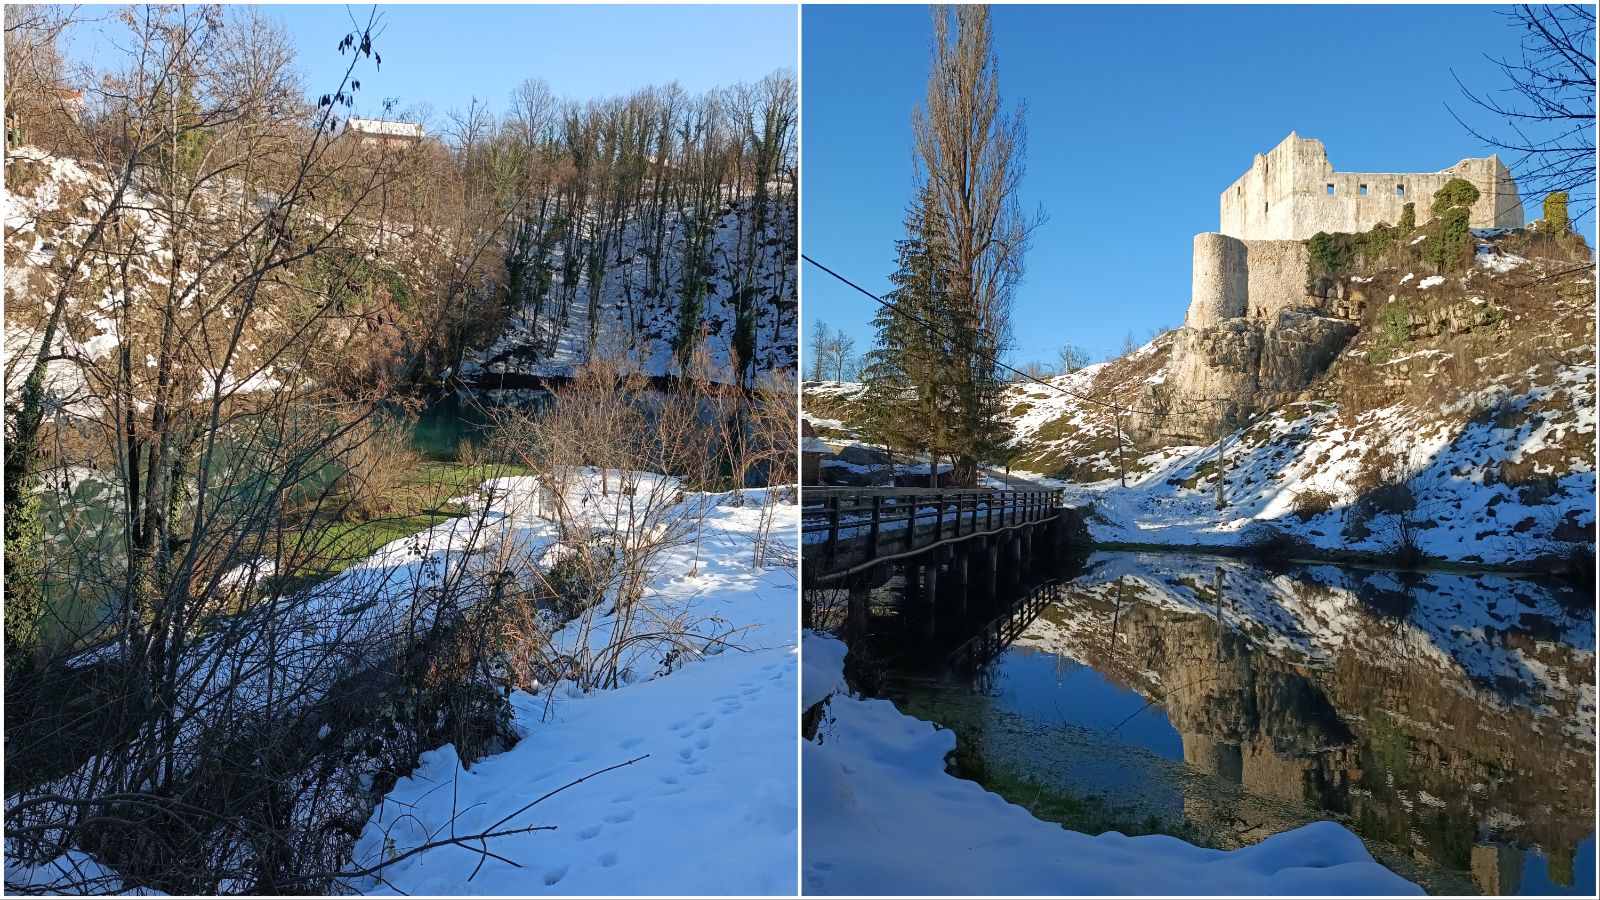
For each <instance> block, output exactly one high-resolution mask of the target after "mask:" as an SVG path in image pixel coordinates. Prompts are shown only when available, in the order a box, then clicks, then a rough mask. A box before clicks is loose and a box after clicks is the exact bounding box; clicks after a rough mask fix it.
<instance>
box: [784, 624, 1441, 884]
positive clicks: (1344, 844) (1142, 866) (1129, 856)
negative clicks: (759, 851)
mask: <svg viewBox="0 0 1600 900" xmlns="http://www.w3.org/2000/svg"><path fill="white" fill-rule="evenodd" d="M804 643H805V660H806V669H807V671H806V674H805V683H806V685H807V693H808V695H809V694H812V693H816V691H815V690H813V688H814V686H816V685H820V684H824V683H827V684H832V685H833V687H834V690H835V691H836V693H834V694H833V697H832V699H830V700H829V701H828V707H827V711H826V713H825V714H824V716H823V719H822V724H821V726H820V727H819V729H818V733H817V737H816V739H815V740H813V741H811V742H808V743H806V744H805V745H804V746H803V749H802V755H803V763H802V765H803V770H804V775H803V784H804V791H805V795H804V799H803V802H802V807H803V809H804V814H805V825H804V831H803V834H804V842H805V846H804V849H803V851H802V858H803V859H804V865H805V870H804V873H803V889H804V891H805V892H806V893H808V894H902V895H916V894H929V895H1014V894H1090V895H1093V894H1146V895H1159V894H1179V895H1194V894H1213V895H1215V894H1221V895H1235V896H1248V895H1256V894H1273V895H1281V894H1296V895H1334V896H1339V895H1345V896H1348V895H1369V894H1376V895H1392V894H1421V893H1422V890H1421V889H1420V888H1418V887H1417V886H1416V885H1414V884H1412V883H1410V882H1408V881H1406V880H1404V879H1402V878H1400V877H1399V876H1398V875H1395V874H1394V873H1392V872H1390V871H1389V870H1387V869H1385V868H1384V867H1383V866H1381V865H1379V864H1378V863H1377V862H1375V861H1374V860H1373V859H1372V856H1371V855H1370V854H1369V853H1368V852H1367V850H1366V848H1365V847H1364V846H1363V845H1362V843H1361V841H1360V839H1359V838H1357V837H1356V836H1355V835H1354V834H1352V833H1350V832H1349V831H1348V830H1346V829H1345V828H1343V827H1342V826H1340V825H1337V824H1334V823H1332V822H1318V823H1315V824H1313V825H1308V826H1305V827H1303V828H1297V829H1295V830H1293V831H1288V832H1284V833H1281V834H1277V835H1273V836H1272V837H1269V838H1267V839H1266V840H1264V841H1262V842H1260V843H1258V844H1255V845H1252V846H1249V847H1245V848H1241V849H1238V850H1232V851H1220V850H1207V849H1202V848H1199V847H1195V846H1193V845H1192V844H1188V843H1185V842H1184V841H1181V840H1179V839H1177V838H1173V837H1167V836H1164V835H1150V836H1144V837H1126V836H1124V835H1121V834H1117V833H1115V832H1112V833H1108V834H1103V835H1099V836H1097V837H1091V836H1089V835H1085V834H1080V833H1077V832H1072V831H1068V830H1066V829H1064V828H1062V827H1060V826H1059V825H1055V824H1052V823H1049V822H1043V821H1040V820H1038V819H1035V818H1034V817H1033V816H1031V815H1029V814H1028V812H1027V811H1026V810H1024V809H1022V808H1021V807H1019V806H1014V805H1012V804H1010V803H1007V802H1006V801H1005V800H1003V799H1001V798H1000V797H999V796H998V795H996V794H992V793H990V792H988V791H985V790H984V789H983V788H982V787H980V786H979V785H978V784H976V783H975V782H971V781H965V780H962V779H959V778H956V777H954V776H952V775H950V774H948V773H947V771H946V769H945V757H946V756H947V755H948V754H949V753H950V752H951V751H953V750H954V749H955V735H954V734H953V733H952V732H950V731H946V730H941V729H939V728H937V727H936V726H934V725H933V724H931V723H929V722H924V721H922V720H920V719H914V718H911V717H910V716H906V715H903V714H902V713H900V712H899V711H898V710H896V709H895V708H894V705H893V704H892V703H890V702H888V701H886V700H873V699H863V698H859V697H852V696H849V695H848V694H847V693H846V691H845V687H844V683H843V682H844V678H843V659H844V652H843V648H842V645H840V644H839V642H838V641H837V640H835V639H833V638H830V637H826V636H821V635H817V634H813V633H811V632H807V633H806V635H805V638H804ZM813 668H815V669H816V671H813Z"/></svg>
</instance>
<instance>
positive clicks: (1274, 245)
mask: <svg viewBox="0 0 1600 900" xmlns="http://www.w3.org/2000/svg"><path fill="white" fill-rule="evenodd" d="M1193 265H1194V276H1193V294H1192V295H1191V298H1190V301H1189V311H1188V312H1187V313H1185V314H1184V320H1183V323H1184V324H1185V325H1187V326H1189V327H1191V328H1204V327H1206V326H1209V325H1216V324H1218V323H1219V322H1222V321H1223V320H1225V319H1232V318H1235V317H1238V316H1251V317H1254V318H1258V319H1268V318H1272V317H1273V316H1276V315H1277V314H1278V311H1279V310H1283V309H1291V308H1296V307H1302V306H1309V305H1311V299H1310V298H1309V297H1308V296H1307V294H1306V265H1307V257H1306V245H1305V242H1303V241H1242V240H1239V239H1238V238H1233V237H1229V236H1227V235H1225V234H1217V233H1215V232H1207V233H1205V234H1197V235H1195V238H1194V264H1193Z"/></svg>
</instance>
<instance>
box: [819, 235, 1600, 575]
mask: <svg viewBox="0 0 1600 900" xmlns="http://www.w3.org/2000/svg"><path fill="white" fill-rule="evenodd" d="M1485 246H1487V245H1485ZM1576 268H1577V271H1576V272H1575V271H1574V269H1575V266H1574V264H1573V263H1570V262H1562V261H1559V260H1550V259H1541V258H1532V259H1529V258H1524V257H1521V256H1516V255H1514V254H1509V253H1501V252H1492V253H1491V252H1483V253H1480V257H1479V264H1478V266H1477V267H1476V268H1474V269H1473V270H1472V271H1471V272H1470V273H1468V275H1467V276H1465V277H1462V278H1456V279H1451V280H1449V281H1444V280H1442V279H1438V278H1437V277H1435V278H1429V279H1419V278H1418V277H1417V276H1416V275H1415V274H1413V273H1409V272H1407V273H1399V272H1394V271H1392V270H1391V271H1389V272H1383V273H1377V274H1376V275H1375V276H1372V277H1368V278H1365V279H1364V281H1363V286H1364V287H1365V288H1366V289H1367V293H1368V294H1369V295H1372V296H1374V297H1381V296H1383V295H1391V296H1393V297H1395V300H1394V301H1391V302H1393V303H1395V304H1397V306H1396V307H1395V308H1397V309H1403V310H1409V315H1410V317H1411V321H1412V322H1414V323H1421V324H1418V325H1416V327H1415V328H1414V329H1412V330H1413V331H1414V332H1415V334H1416V336H1414V337H1411V338H1408V339H1405V340H1399V341H1397V340H1396V339H1395V338H1394V337H1393V335H1392V333H1389V332H1386V330H1385V328H1384V327H1383V326H1380V325H1378V324H1377V323H1376V322H1373V321H1368V322H1367V323H1365V324H1364V325H1363V326H1362V328H1361V330H1360V331H1358V332H1357V334H1356V336H1355V338H1354V339H1353V340H1352V341H1351V343H1350V344H1349V345H1348V346H1347V347H1346V349H1345V351H1344V353H1343V354H1342V355H1341V356H1340V358H1339V359H1338V360H1337V361H1336V362H1335V363H1334V364H1333V365H1332V367H1331V368H1330V369H1329V370H1328V371H1327V372H1325V373H1324V374H1323V375H1322V376H1321V377H1320V378H1319V379H1318V380H1317V381H1316V382H1315V383H1314V384H1313V385H1312V386H1311V388H1310V389H1309V390H1307V391H1305V392H1302V393H1301V394H1299V395H1297V398H1296V399H1294V400H1292V401H1290V402H1287V403H1284V404H1282V405H1280V406H1278V407H1276V408H1274V409H1271V410H1268V411H1265V412H1264V413H1263V414H1260V415H1259V416H1257V417H1255V418H1253V419H1252V420H1251V421H1250V422H1249V423H1248V427H1245V428H1241V429H1238V430H1236V431H1234V432H1233V433H1232V434H1230V435H1229V436H1228V437H1227V439H1226V441H1225V454H1224V459H1223V466H1222V469H1223V485H1222V488H1223V490H1222V494H1223V500H1224V505H1223V508H1222V509H1220V510H1219V509H1218V508H1217V484H1216V477H1217V446H1216V445H1215V444H1212V445H1209V446H1185V445H1164V444H1161V443H1153V444H1152V443H1145V444H1143V445H1139V446H1135V445H1134V444H1133V443H1131V442H1130V441H1128V439H1127V434H1126V433H1125V432H1124V434H1123V440H1122V441H1120V442H1119V440H1118V427H1119V423H1118V418H1117V415H1116V413H1117V410H1116V409H1113V408H1110V407H1108V406H1104V405H1101V403H1102V402H1103V403H1109V404H1114V405H1116V406H1120V407H1123V408H1127V409H1139V408H1141V405H1143V404H1145V403H1147V402H1148V399H1147V398H1148V397H1150V396H1151V395H1152V394H1153V393H1155V392H1153V391H1151V390H1149V388H1150V387H1151V386H1153V385H1160V384H1162V383H1163V382H1164V381H1165V380H1166V378H1167V375H1168V370H1167V362H1168V356H1169V353H1170V351H1171V345H1172V338H1171V335H1170V333H1169V334H1167V335H1162V336H1160V337H1158V338H1156V339H1155V340H1153V341H1152V342H1151V343H1150V344H1148V345H1146V346H1145V347H1143V348H1141V349H1139V350H1137V351H1135V352H1133V353H1131V354H1129V355H1127V356H1125V357H1123V358H1121V359H1118V360H1115V361H1112V362H1107V363H1102V364H1099V365H1095V366H1090V367H1088V368H1086V369H1083V370H1081V371H1078V372H1075V373H1073V374H1070V375H1064V376H1055V377H1052V378H1049V379H1047V381H1049V382H1050V383H1051V385H1052V387H1050V388H1046V387H1044V386H1042V385H1038V384H1033V383H1027V382H1024V383H1019V384H1013V385H1010V386H1009V387H1008V388H1007V418H1008V419H1009V421H1010V424H1011V426H1012V428H1013V432H1014V435H1013V438H1012V442H1011V444H1010V447H1011V451H1012V454H1011V459H1010V473H1011V475H1012V476H1018V475H1022V476H1024V477H1026V478H1028V479H1029V480H1032V481H1036V482H1039V483H1043V484H1048V485H1055V486H1061V487H1063V488H1064V489H1065V490H1066V492H1067V496H1068V499H1069V501H1070V502H1072V503H1075V504H1089V505H1092V506H1093V508H1094V513H1095V515H1093V516H1092V517H1091V519H1090V531H1091V534H1092V535H1093V536H1094V537H1095V538H1096V539H1097V540H1102V541H1125V542H1134V543H1151V544H1172V545H1212V546H1224V545H1238V544H1241V543H1247V542H1253V541H1258V540H1265V539H1269V538H1270V539H1274V540H1281V539H1282V538H1283V537H1284V536H1286V537H1287V538H1288V539H1289V540H1300V541H1304V542H1307V543H1309V544H1310V545H1312V546H1315V547H1318V548H1321V549H1324V550H1339V551H1346V550H1348V551H1355V552H1365V553H1385V552H1393V551H1395V550H1397V549H1399V548H1401V547H1407V546H1409V547H1412V548H1415V549H1416V550H1418V551H1420V552H1421V553H1423V554H1426V555H1428V556H1433V557H1438V558H1442V559H1449V560H1457V561H1467V562H1484V563H1505V562H1511V561H1526V560H1531V559H1535V558H1539V557H1557V556H1562V557H1564V556H1567V555H1569V554H1573V553H1577V554H1580V555H1581V554H1582V553H1584V552H1592V549H1593V546H1594V533H1595V532H1594V527H1595V515H1594V510H1595V473H1594V463H1595V385H1596V382H1595V348H1594V341H1593V336H1594V330H1595V306H1594V288H1595V283H1594V278H1593V275H1592V274H1586V273H1584V272H1583V271H1582V267H1581V264H1580V265H1578V266H1577V267H1576ZM1424 285H1426V286H1425V287H1424ZM1377 305H1378V306H1379V308H1380V309H1381V308H1382V307H1383V306H1386V305H1388V304H1385V303H1383V301H1381V300H1379V301H1378V304H1377ZM1488 307H1492V308H1493V309H1494V313H1493V315H1492V316H1489V317H1487V318H1488V319H1489V324H1486V325H1473V326H1471V327H1470V328H1455V327H1453V325H1454V324H1455V323H1458V322H1459V321H1460V320H1461V317H1462V316H1467V317H1469V321H1480V320H1482V319H1484V318H1485V317H1484V316H1475V314H1474V313H1473V311H1474V310H1479V309H1483V308H1488ZM1474 316H1475V318H1470V317H1474ZM1370 318H1372V316H1370V315H1369V319H1370ZM1430 331H1438V332H1439V333H1432V334H1430ZM860 392H861V388H860V386H858V385H853V384H835V383H829V382H823V383H807V384H806V386H805V394H804V406H805V409H806V413H807V415H808V418H810V420H811V421H812V423H813V424H814V425H816V426H818V433H819V434H821V435H822V436H823V437H824V438H827V439H829V440H832V441H835V442H840V441H843V442H848V441H849V440H851V439H853V438H854V437H855V436H856V431H855V428H854V424H853V423H854V422H857V421H859V415H860V412H859V397H860ZM1084 398H1089V399H1087V400H1086V399H1084ZM1096 401H1100V402H1096ZM1127 418H1128V417H1124V421H1123V422H1122V423H1121V424H1122V426H1123V427H1124V428H1126V426H1127V424H1128V423H1127V421H1126V419H1127ZM1119 444H1120V446H1121V457H1122V459H1121V462H1120V464H1119ZM1124 469H1125V471H1126V478H1127V485H1126V487H1124V486H1123V484H1122V473H1123V471H1124ZM1261 524H1265V525H1268V526H1270V527H1271V528H1272V529H1274V531H1273V532H1270V533H1269V532H1265V531H1263V530H1262V528H1261V527H1259V526H1260V525H1261Z"/></svg>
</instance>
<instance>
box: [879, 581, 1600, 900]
mask: <svg viewBox="0 0 1600 900" xmlns="http://www.w3.org/2000/svg"><path fill="white" fill-rule="evenodd" d="M1040 583H1043V584H1044V586H1043V587H1040V586H1039V585H1040ZM1219 587H1220V596H1219ZM1039 590H1043V591H1047V592H1048V596H1046V597H1044V598H1043V599H1044V600H1045V601H1046V602H1044V603H1043V604H1042V608H1040V604H1037V603H1034V604H1027V606H1028V611H1027V612H1025V613H1021V615H1025V616H1028V617H1030V618H1031V621H1029V623H1028V624H1027V627H1026V628H1025V629H1024V630H1023V631H1022V634H1021V636H1020V637H1018V638H1017V640H1016V641H1015V642H1013V643H1012V644H1010V646H1009V647H1008V648H1007V649H1005V650H1004V651H1003V652H1002V653H1000V654H998V655H997V656H995V657H994V658H992V659H990V660H988V661H986V662H984V663H983V664H982V665H981V666H978V667H976V669H973V668H971V667H969V666H965V665H958V664H956V663H954V662H951V661H950V660H949V659H948V658H947V657H945V656H944V654H945V653H946V652H947V651H948V650H949V648H950V647H952V646H954V644H955V643H956V641H957V639H958V638H959V637H960V635H959V634H951V633H950V632H951V631H952V630H954V631H957V632H959V631H960V630H961V628H960V627H959V626H953V625H951V624H950V623H948V622H946V623H944V624H942V625H941V628H940V629H939V631H940V638H939V640H938V641H936V642H934V643H932V644H924V645H922V646H921V647H920V648H916V649H913V648H912V647H911V646H910V645H908V644H906V643H904V642H903V641H901V642H898V643H897V642H896V641H894V640H883V639H875V640H874V641H873V643H872V644H871V646H873V647H874V648H876V649H877V650H878V651H880V652H878V653H877V654H876V655H875V658H876V659H877V660H878V662H877V663H873V664H872V665H875V666H876V667H877V671H876V672H875V673H874V674H873V675H871V676H867V677H864V679H863V680H865V681H867V682H868V683H870V684H871V685H872V686H871V687H869V690H870V691H872V692H874V693H879V694H882V695H884V696H888V697H890V698H891V699H893V700H895V701H896V702H897V703H898V704H900V706H901V708H902V709H903V710H905V711H906V712H908V713H910V714H912V715H916V716H919V717H922V718H925V719H930V720H933V721H936V722H939V723H940V724H943V725H946V726H949V727H951V728H953V729H955V731H956V732H957V734H958V736H959V739H960V741H961V744H962V750H961V751H960V753H959V754H958V755H959V758H960V759H961V760H962V763H961V766H962V768H963V770H965V773H966V774H969V775H974V777H979V779H980V780H982V781H984V782H985V783H986V784H988V786H990V787H991V789H995V790H999V791H1000V792H1001V793H1003V794H1005V795H1006V796H1007V798H1008V799H1010V800H1012V801H1013V802H1016V803H1020V804H1021V805H1024V806H1027V807H1029V808H1030V809H1032V810H1033V811H1034V812H1035V814H1036V815H1039V816H1040V817H1041V818H1047V819H1051V820H1054V821H1060V822H1063V823H1064V824H1066V825H1067V826H1068V827H1073V828H1077V829H1079V830H1087V831H1094V832H1098V831H1104V830H1120V831H1123V832H1125V833H1149V832H1160V833H1169V834H1176V835H1178V836H1180V837H1183V838H1185V839H1186V840H1191V841H1194V842H1196V843H1201V844H1205V845H1209V846H1215V847H1222V848H1233V847H1238V846H1242V845H1245V844H1249V843H1254V842H1255V841H1258V840H1260V839H1261V838H1263V837H1265V836H1267V835H1269V834H1272V833H1275V832H1279V831H1283V830H1286V829H1289V828H1293V827H1296V826H1298V825H1302V824H1305V823H1307V822H1312V821H1318V820H1323V819H1331V820H1334V821H1337V822H1340V823H1342V824H1344V825H1345V826H1347V827H1349V828H1350V829H1351V830H1352V831H1354V832H1355V833H1356V834H1358V835H1360V836H1361V837H1362V839H1363V840H1364V841H1365V842H1366V844H1367V846H1368V847H1369V849H1370V850H1371V851H1372V853H1373V855H1374V856H1376V857H1377V858H1378V859H1379V860H1380V861H1381V862H1383V863H1384V864H1386V865H1388V866H1389V867H1390V868H1392V869H1394V870H1395V871H1396V872H1398V873H1399V874H1401V875H1403V876H1404V877H1407V878H1410V879H1412V880H1413V881H1416V882H1418V883H1419V884H1421V885H1422V886H1423V887H1425V888H1426V889H1427V890H1428V891H1429V892H1430V893H1436V894H1459V893H1487V894H1550V893H1556V894H1575V895H1589V896H1593V895H1594V893H1595V880H1594V866H1595V825H1594V823H1595V809H1594V788H1595V771H1594V753H1595V744H1594V741H1595V731H1594V729H1595V682H1594V651H1595V632H1594V597H1593V595H1592V594H1584V593H1578V592H1574V591H1572V590H1570V589H1567V588H1563V587H1561V586H1559V585H1556V584H1552V583H1544V582H1541V581H1536V580H1531V579H1525V578H1513V577H1508V576H1504V575H1498V574H1461V573H1430V574H1416V575H1405V576H1400V575H1396V574H1393V573H1388V572H1382V571H1375V570H1367V569H1359V568H1347V567H1339V566H1332V565H1288V566H1281V567H1274V568H1272V569H1267V568H1263V567H1261V566H1258V565H1255V564H1252V563H1247V562H1244V561H1241V560H1237V559H1230V558H1221V557H1208V556H1198V555H1186V554H1171V553H1148V554H1141V553H1096V554H1094V555H1093V556H1091V557H1089V558H1088V560H1087V562H1086V563H1084V564H1082V565H1081V566H1078V565H1074V566H1072V567H1071V568H1070V569H1066V570H1064V571H1061V572H1056V573H1049V574H1047V575H1045V576H1043V577H1042V578H1041V579H1040V580H1039V581H1036V582H1034V583H1033V584H1032V585H1029V586H1027V587H1024V588H1022V589H1020V590H1019V595H1020V594H1022V593H1026V592H1029V591H1039ZM891 593H892V591H891ZM1019 595H1013V596H1012V597H1011V598H1008V599H1005V598H1003V599H1002V604H1001V608H1005V606H1006V604H1008V603H1010V602H1013V601H1016V600H1017V599H1018V596H1019ZM1034 597H1035V598H1036V599H1037V598H1038V597H1039V595H1038V594H1034ZM1219 601H1220V602H1219ZM893 602H894V598H893V597H892V596H889V597H887V603H888V604H889V605H890V606H891V609H890V611H889V612H888V613H887V614H885V613H884V612H883V611H882V610H880V611H879V615H878V616H877V617H876V618H875V619H874V621H877V622H880V623H881V622H890V623H892V622H893V621H894V620H895V618H896V616H895V614H894V612H893V610H892V604H893ZM994 611H995V610H989V611H988V612H989V613H993V612H994ZM982 617H983V616H979V618H982ZM875 630H878V631H880V632H882V631H883V630H884V629H883V628H882V627H879V626H875ZM888 630H890V631H892V630H893V628H892V626H889V627H888ZM907 631H908V629H900V633H901V634H902V636H903V635H904V634H905V633H906V632H907ZM880 638H881V635H880ZM852 646H855V645H854V644H853V645H852ZM863 655H864V656H872V654H863ZM857 675H858V676H860V675H862V673H861V672H860V671H859V669H858V672H857Z"/></svg>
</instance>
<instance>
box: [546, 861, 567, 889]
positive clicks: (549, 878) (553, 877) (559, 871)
mask: <svg viewBox="0 0 1600 900" xmlns="http://www.w3.org/2000/svg"><path fill="white" fill-rule="evenodd" d="M565 877H567V867H566V866H557V867H555V868H554V869H551V870H550V871H548V872H546V873H544V883H545V884H546V885H551V886H553V885H555V884H556V882H558V881H560V880H561V879H563V878H565Z"/></svg>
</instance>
